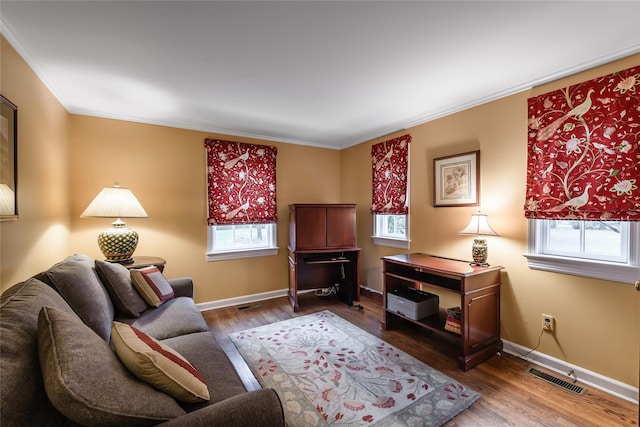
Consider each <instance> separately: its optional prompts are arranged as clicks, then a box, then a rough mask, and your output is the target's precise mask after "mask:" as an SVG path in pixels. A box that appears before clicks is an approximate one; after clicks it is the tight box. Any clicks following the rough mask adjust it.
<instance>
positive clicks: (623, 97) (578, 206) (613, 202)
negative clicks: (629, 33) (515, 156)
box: [525, 66, 640, 221]
mask: <svg viewBox="0 0 640 427" xmlns="http://www.w3.org/2000/svg"><path fill="white" fill-rule="evenodd" d="M528 108H529V113H528V114H529V126H528V159H527V189H526V203H525V216H526V217H527V218H547V219H585V220H589V219H591V220H596V219H601V220H630V221H638V220H640V189H639V188H638V187H639V185H640V182H639V181H640V148H639V144H640V66H638V67H634V68H629V69H627V70H624V71H620V72H617V73H614V74H611V75H607V76H604V77H600V78H597V79H594V80H590V81H587V82H584V83H580V84H577V85H574V86H569V87H566V88H564V89H559V90H556V91H553V92H549V93H546V94H544V95H540V96H537V97H534V98H530V99H529V100H528Z"/></svg>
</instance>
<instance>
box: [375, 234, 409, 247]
mask: <svg viewBox="0 0 640 427" xmlns="http://www.w3.org/2000/svg"><path fill="white" fill-rule="evenodd" d="M371 238H372V239H373V244H374V245H378V246H390V247H392V248H399V249H409V246H410V244H411V241H410V240H404V239H391V238H389V237H379V236H371Z"/></svg>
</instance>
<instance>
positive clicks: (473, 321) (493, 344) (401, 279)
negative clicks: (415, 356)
mask: <svg viewBox="0 0 640 427" xmlns="http://www.w3.org/2000/svg"><path fill="white" fill-rule="evenodd" d="M382 261H383V275H384V277H383V285H384V292H383V294H384V308H385V309H384V312H383V320H382V326H383V328H384V329H390V328H392V327H394V326H397V325H399V324H400V323H401V322H407V321H408V322H412V323H414V324H417V325H419V326H421V327H423V328H426V329H428V330H430V331H433V332H434V333H435V334H436V335H443V336H446V337H447V338H454V340H455V339H457V340H459V357H458V365H459V367H460V369H463V370H465V371H466V370H468V369H470V368H472V367H474V366H476V365H477V364H479V363H481V362H483V361H485V360H487V359H489V358H490V357H492V356H493V355H494V354H496V353H497V352H499V351H501V350H502V340H501V339H500V286H501V282H500V270H502V269H503V267H501V266H489V267H480V266H474V265H470V263H469V262H468V261H460V260H454V259H449V258H442V257H437V256H432V255H426V254H404V255H395V256H387V257H383V258H382ZM403 288H416V289H422V290H424V291H426V292H430V291H431V292H432V293H436V294H437V293H438V292H442V291H445V292H454V293H457V294H460V308H461V312H462V318H461V320H460V329H461V334H460V335H458V334H455V333H453V332H449V331H446V330H445V329H444V325H445V322H446V311H445V309H444V308H443V307H440V311H439V313H438V314H436V315H433V316H430V317H427V318H425V319H420V320H412V319H410V318H408V317H406V316H403V315H402V314H399V313H394V312H392V311H390V310H389V309H388V305H387V292H390V291H394V290H396V289H403Z"/></svg>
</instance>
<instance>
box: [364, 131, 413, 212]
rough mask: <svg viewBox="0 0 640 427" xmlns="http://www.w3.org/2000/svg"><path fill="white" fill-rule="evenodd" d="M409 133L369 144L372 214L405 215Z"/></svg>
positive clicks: (406, 208) (407, 208)
mask: <svg viewBox="0 0 640 427" xmlns="http://www.w3.org/2000/svg"><path fill="white" fill-rule="evenodd" d="M410 142H411V135H404V136H401V137H399V138H395V139H390V140H388V141H385V142H380V143H378V144H374V145H373V146H372V147H371V167H372V177H373V178H372V181H373V191H372V201H371V212H372V213H374V214H388V215H406V214H408V213H409V206H408V197H409V193H408V186H407V183H408V175H409V143H410Z"/></svg>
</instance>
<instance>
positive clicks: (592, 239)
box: [525, 219, 640, 283]
mask: <svg viewBox="0 0 640 427" xmlns="http://www.w3.org/2000/svg"><path fill="white" fill-rule="evenodd" d="M639 241H640V224H639V223H637V222H628V221H580V220H545V219H537V220H536V219H531V220H529V250H528V252H529V253H527V254H525V256H526V257H527V260H528V263H529V267H530V268H532V269H536V270H544V271H553V272H557V273H565V274H573V275H576V276H584V277H593V278H598V279H603V280H611V281H617V282H624V283H633V282H635V281H636V280H637V276H638V269H639V268H640V242H639Z"/></svg>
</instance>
